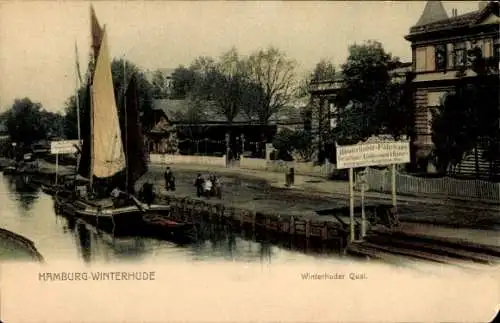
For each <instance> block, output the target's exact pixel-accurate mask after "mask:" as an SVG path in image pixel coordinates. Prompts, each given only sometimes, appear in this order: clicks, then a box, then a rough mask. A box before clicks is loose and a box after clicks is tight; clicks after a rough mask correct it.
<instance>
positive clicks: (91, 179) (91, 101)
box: [89, 83, 94, 192]
mask: <svg viewBox="0 0 500 323" xmlns="http://www.w3.org/2000/svg"><path fill="white" fill-rule="evenodd" d="M89 87H90V106H89V114H90V140H89V141H90V171H89V181H90V192H92V189H93V184H94V180H93V178H94V86H93V85H92V83H90V84H89Z"/></svg>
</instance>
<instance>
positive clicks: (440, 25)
mask: <svg viewBox="0 0 500 323" xmlns="http://www.w3.org/2000/svg"><path fill="white" fill-rule="evenodd" d="M430 2H434V1H429V2H428V3H427V5H426V7H425V9H424V13H423V14H422V17H421V18H420V20H419V22H417V24H416V25H415V26H413V27H411V28H410V34H415V33H424V32H432V31H438V30H445V29H446V30H449V29H456V28H462V27H469V26H471V25H473V24H475V23H477V22H478V21H480V20H481V19H482V18H483V17H485V15H488V14H490V13H494V14H495V15H497V16H498V11H499V10H498V9H499V6H498V2H493V1H491V2H489V3H488V5H486V6H485V7H484V8H483V9H481V10H476V11H472V12H468V13H465V14H462V15H458V16H455V17H446V18H443V19H439V20H432V19H431V18H426V19H423V22H424V23H422V22H421V20H422V18H424V17H423V16H424V14H425V13H426V9H427V8H428V7H427V6H428V5H429V3H430ZM434 6H435V5H434ZM441 6H442V5H441ZM426 21H428V22H426Z"/></svg>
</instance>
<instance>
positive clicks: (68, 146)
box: [50, 140, 81, 154]
mask: <svg viewBox="0 0 500 323" xmlns="http://www.w3.org/2000/svg"><path fill="white" fill-rule="evenodd" d="M80 145H81V144H80V142H78V140H61V141H51V142H50V153H51V154H75V153H76V152H77V151H78V150H77V149H76V147H75V146H77V147H80Z"/></svg>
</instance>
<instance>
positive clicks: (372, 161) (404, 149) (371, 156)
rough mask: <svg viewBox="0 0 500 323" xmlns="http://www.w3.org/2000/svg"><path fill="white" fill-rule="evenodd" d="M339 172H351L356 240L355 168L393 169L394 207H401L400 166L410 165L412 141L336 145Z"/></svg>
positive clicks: (351, 212)
mask: <svg viewBox="0 0 500 323" xmlns="http://www.w3.org/2000/svg"><path fill="white" fill-rule="evenodd" d="M336 152H337V169H349V207H350V222H351V225H350V229H351V230H350V233H351V237H350V241H351V242H352V241H354V240H355V225H356V224H355V222H354V187H353V186H354V185H353V173H354V171H353V170H354V168H358V167H370V166H386V165H387V166H389V165H390V166H391V167H392V174H391V177H392V178H391V184H392V185H391V186H392V204H393V206H394V207H395V208H396V207H397V204H396V202H397V197H396V164H406V163H409V162H410V142H409V141H408V140H400V141H396V140H383V139H380V138H377V137H372V138H369V139H368V140H366V141H365V142H360V143H358V144H355V145H348V146H339V145H337V144H336ZM365 185H366V183H364V182H363V183H362V184H361V203H362V210H361V217H362V227H361V237H362V238H363V237H364V236H365V234H366V226H367V223H366V215H365V210H364V199H365V196H364V195H365V190H366V187H365Z"/></svg>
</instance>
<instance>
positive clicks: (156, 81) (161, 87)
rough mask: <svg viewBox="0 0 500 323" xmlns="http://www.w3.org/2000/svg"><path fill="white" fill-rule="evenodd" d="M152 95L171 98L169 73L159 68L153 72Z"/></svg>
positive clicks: (156, 97)
mask: <svg viewBox="0 0 500 323" xmlns="http://www.w3.org/2000/svg"><path fill="white" fill-rule="evenodd" d="M151 86H152V95H153V98H154V99H168V98H170V95H171V93H170V80H169V77H168V76H167V75H165V74H164V73H162V71H160V70H157V71H155V72H154V73H153V79H152V81H151Z"/></svg>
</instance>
